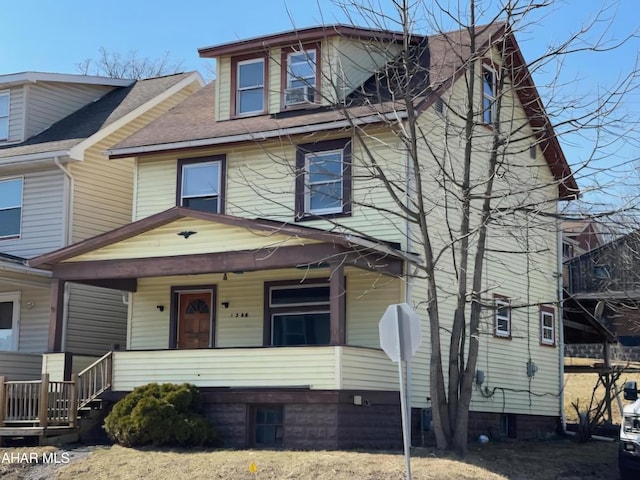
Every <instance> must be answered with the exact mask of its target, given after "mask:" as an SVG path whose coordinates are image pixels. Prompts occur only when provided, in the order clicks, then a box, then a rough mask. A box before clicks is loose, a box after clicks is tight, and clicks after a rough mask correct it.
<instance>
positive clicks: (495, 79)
mask: <svg viewBox="0 0 640 480" xmlns="http://www.w3.org/2000/svg"><path fill="white" fill-rule="evenodd" d="M485 72H491V75H492V78H493V82H492V83H491V93H492V95H491V96H489V95H487V93H486V92H485V88H484V86H485ZM485 99H488V100H489V101H490V102H491V107H490V108H489V116H490V118H489V121H487V120H486V119H485V115H486V112H487V109H486V108H485V106H484V102H485ZM497 101H498V72H497V71H496V69H495V68H493V67H491V66H490V65H487V64H484V65H482V122H483V123H484V124H486V125H493V124H494V123H495V122H496V117H497Z"/></svg>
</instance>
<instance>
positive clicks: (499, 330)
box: [493, 296, 511, 338]
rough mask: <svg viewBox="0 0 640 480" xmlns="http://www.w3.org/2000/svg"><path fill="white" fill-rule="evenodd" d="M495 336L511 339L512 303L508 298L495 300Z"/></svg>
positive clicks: (499, 297)
mask: <svg viewBox="0 0 640 480" xmlns="http://www.w3.org/2000/svg"><path fill="white" fill-rule="evenodd" d="M493 309H494V324H493V327H494V335H495V336H496V337H501V338H510V337H511V302H510V301H509V299H508V298H506V297H501V296H495V297H494V298H493Z"/></svg>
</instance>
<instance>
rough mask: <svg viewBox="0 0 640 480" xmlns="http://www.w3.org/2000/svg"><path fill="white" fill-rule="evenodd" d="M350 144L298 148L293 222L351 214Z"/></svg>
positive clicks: (307, 145)
mask: <svg viewBox="0 0 640 480" xmlns="http://www.w3.org/2000/svg"><path fill="white" fill-rule="evenodd" d="M351 207H352V202H351V141H350V140H348V139H342V140H333V141H327V142H318V143H314V144H306V145H298V147H297V151H296V220H305V219H313V218H318V217H324V216H342V215H350V214H351Z"/></svg>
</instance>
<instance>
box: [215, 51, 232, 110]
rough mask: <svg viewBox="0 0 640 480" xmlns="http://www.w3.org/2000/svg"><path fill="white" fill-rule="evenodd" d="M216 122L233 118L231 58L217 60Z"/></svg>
mask: <svg viewBox="0 0 640 480" xmlns="http://www.w3.org/2000/svg"><path fill="white" fill-rule="evenodd" d="M216 65H217V75H216V83H217V85H216V106H215V108H216V120H229V118H231V89H232V88H233V87H232V85H231V57H220V58H218V59H216Z"/></svg>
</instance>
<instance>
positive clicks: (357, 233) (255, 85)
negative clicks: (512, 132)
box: [30, 25, 576, 448]
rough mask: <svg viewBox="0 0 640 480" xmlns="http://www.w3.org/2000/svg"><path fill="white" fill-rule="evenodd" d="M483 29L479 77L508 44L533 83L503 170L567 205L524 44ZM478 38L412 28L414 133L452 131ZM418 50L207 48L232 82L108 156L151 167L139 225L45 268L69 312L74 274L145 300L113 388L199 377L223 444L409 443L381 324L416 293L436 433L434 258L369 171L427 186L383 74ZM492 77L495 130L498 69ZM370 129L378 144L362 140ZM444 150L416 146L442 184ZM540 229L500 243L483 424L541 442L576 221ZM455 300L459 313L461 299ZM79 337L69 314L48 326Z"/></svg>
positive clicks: (479, 418) (419, 357)
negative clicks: (564, 271) (449, 112)
mask: <svg viewBox="0 0 640 480" xmlns="http://www.w3.org/2000/svg"><path fill="white" fill-rule="evenodd" d="M483 32H484V33H483V34H482V36H481V37H479V39H478V42H479V44H480V45H482V47H481V49H480V50H481V52H482V53H483V55H481V57H482V58H478V59H477V62H478V67H480V66H481V65H489V64H488V63H486V62H485V61H484V60H486V59H488V58H490V59H491V61H492V62H499V61H501V59H503V58H504V57H502V56H501V52H502V48H503V47H504V45H508V49H509V58H510V61H514V62H516V63H518V67H519V69H520V70H519V72H520V74H519V75H520V76H521V77H524V78H525V81H526V82H528V83H527V84H526V85H527V88H522V89H513V90H511V91H510V93H505V95H510V96H509V97H508V98H509V100H510V103H509V108H505V110H507V111H508V112H510V114H511V115H513V119H511V118H510V119H509V120H510V121H515V120H514V119H516V118H517V119H519V120H520V122H521V123H522V124H521V125H518V127H517V128H518V130H520V131H526V132H531V135H530V137H531V138H535V139H536V141H535V142H534V143H532V144H531V147H528V148H519V149H518V150H517V151H514V152H513V153H511V154H510V155H512V158H510V160H513V161H512V163H513V166H512V167H511V170H510V171H508V172H504V173H503V174H501V178H503V177H505V176H506V177H508V176H509V175H514V176H515V178H516V179H517V183H518V185H522V184H526V185H527V187H530V190H528V191H529V196H530V198H533V197H534V196H536V195H538V196H541V198H542V200H541V204H545V205H550V207H547V208H552V209H553V208H556V204H557V200H558V199H561V198H564V197H566V196H568V195H569V193H570V192H571V191H572V190H575V189H576V185H575V181H574V180H573V179H572V177H571V176H570V170H569V168H568V165H567V162H566V160H565V158H564V156H563V154H562V151H561V149H560V147H559V145H558V143H557V140H556V139H555V137H554V135H552V131H551V130H550V128H549V127H548V125H547V124H546V123H544V121H543V120H544V119H545V118H546V117H545V116H544V110H543V109H542V104H541V102H540V100H539V98H538V97H537V96H536V95H537V94H536V91H535V87H534V86H533V84H532V81H531V79H530V77H528V76H527V75H528V74H523V73H522V72H525V73H526V69H525V67H524V62H523V60H522V58H521V55H520V54H519V50H518V47H517V43H516V42H515V39H514V38H513V36H512V34H511V33H510V32H509V31H508V30H506V29H505V26H504V25H495V26H491V27H489V28H485V29H483ZM465 39H466V37H465V35H464V32H455V33H452V34H450V35H445V34H443V35H436V36H433V37H428V38H427V37H420V36H414V37H412V42H414V43H415V46H416V47H417V48H424V49H425V50H424V51H423V52H422V53H423V54H422V55H421V61H422V62H423V64H422V67H423V68H422V70H421V71H422V73H423V75H421V76H416V77H415V78H414V79H413V81H415V82H416V83H417V84H419V85H423V94H422V95H421V96H420V97H419V98H416V102H419V107H420V108H419V109H418V112H419V115H418V116H417V118H416V119H414V120H411V121H414V122H416V125H417V126H418V127H419V128H420V129H422V130H421V131H422V132H428V133H427V135H431V136H435V137H434V138H435V139H436V140H437V139H438V138H441V137H438V135H443V134H444V129H443V128H444V127H443V126H444V124H445V122H446V111H445V108H444V104H443V102H442V101H440V100H442V99H445V98H446V99H447V103H449V104H450V105H451V104H452V102H455V101H457V100H456V98H457V96H456V95H457V93H460V89H461V88H462V85H463V84H464V83H465V75H468V73H469V71H470V70H469V62H468V60H469V59H468V58H466V57H465V54H466V55H468V50H467V49H465V48H461V45H462V43H464V42H465V41H468V39H466V40H465ZM402 42H403V38H402V35H400V34H396V33H393V32H388V31H381V30H371V29H365V28H357V27H351V26H342V25H337V26H324V27H316V28H308V29H303V30H296V31H291V32H284V33H280V34H274V35H269V36H265V37H260V38H253V39H248V40H244V41H237V42H232V43H227V44H223V45H218V46H214V47H210V48H203V49H201V50H200V55H201V56H202V57H205V58H215V59H216V68H217V71H216V81H215V84H213V83H212V84H210V85H207V86H206V87H204V88H203V89H202V90H200V91H198V92H196V93H195V94H194V95H193V96H191V97H189V98H188V99H187V100H185V101H184V102H183V103H181V104H180V105H178V106H176V107H175V108H173V109H172V110H171V111H170V112H168V113H167V114H165V115H163V116H162V117H160V118H159V119H158V120H156V121H155V122H153V123H151V124H150V125H149V126H147V127H146V128H144V129H142V130H140V131H139V132H137V133H136V134H133V135H131V136H130V137H129V138H127V139H126V140H124V141H122V142H121V143H119V144H118V145H115V146H114V147H112V148H111V149H109V157H110V158H111V161H112V162H114V163H118V162H121V161H130V160H131V159H134V161H135V166H136V176H135V183H134V197H135V202H134V214H133V218H134V221H133V223H131V224H129V225H126V226H123V227H121V228H117V229H115V230H112V231H109V232H106V233H103V234H101V235H98V236H96V237H93V238H89V239H86V240H84V241H81V242H79V243H76V244H74V245H71V246H69V247H66V248H64V249H61V250H58V251H56V252H52V253H50V254H46V255H42V256H40V257H38V258H36V259H33V260H32V261H31V262H30V265H31V267H34V268H43V269H47V270H50V271H51V272H52V276H53V277H54V289H53V291H52V297H51V298H52V299H55V298H58V296H59V295H60V292H62V290H63V289H64V285H65V283H66V282H68V281H74V282H78V283H80V284H83V283H87V284H93V285H103V286H105V287H108V286H110V285H113V284H114V283H117V284H118V288H119V289H121V290H127V291H129V292H131V293H130V295H129V302H128V303H129V320H128V325H127V328H128V330H127V342H126V349H122V350H119V351H114V352H113V353H112V354H111V355H110V356H109V357H108V359H109V368H110V369H111V370H110V375H109V385H108V388H110V389H111V390H113V391H115V392H117V393H120V394H122V393H124V392H127V391H131V390H132V389H133V388H135V387H136V386H139V385H143V384H145V383H148V382H190V383H193V384H196V385H197V386H199V387H201V389H202V391H203V392H204V397H205V403H206V405H207V411H208V415H209V417H210V418H211V420H212V421H213V423H214V424H215V425H216V427H217V428H218V430H219V431H220V433H221V434H222V437H223V439H224V440H225V442H226V444H227V445H232V446H285V447H289V448H352V447H379V448H381V447H397V446H399V445H401V429H400V409H399V404H400V399H399V395H398V368H397V365H396V364H394V363H393V362H391V361H390V360H389V359H388V358H387V356H386V355H385V354H384V352H383V351H382V350H381V348H380V342H379V331H378V322H379V320H380V318H381V316H382V315H383V313H384V312H385V309H386V308H387V306H388V305H390V304H395V303H403V302H407V303H409V304H410V305H412V306H414V307H415V308H416V309H417V311H418V313H419V315H420V317H421V321H422V332H423V336H424V340H423V342H422V345H421V346H420V348H419V350H418V352H417V354H416V356H415V358H414V361H413V368H412V369H411V372H409V376H410V382H409V383H410V403H411V408H412V412H413V418H414V429H419V428H420V429H421V430H422V432H421V433H427V430H428V429H429V413H428V412H429V408H430V407H431V395H430V392H429V356H430V342H429V341H428V338H429V322H428V320H427V314H426V307H427V303H428V302H427V300H428V294H427V286H426V282H425V280H424V278H420V277H419V276H414V275H412V272H413V270H412V265H415V263H416V262H420V261H421V259H420V255H419V252H420V251H421V248H420V245H419V240H418V239H417V237H416V236H415V235H414V232H412V230H411V228H412V227H411V225H409V223H408V222H403V221H402V220H400V217H398V216H395V215H394V212H395V211H396V210H398V208H399V207H398V203H397V202H396V200H397V199H394V198H392V195H391V194H390V193H389V191H388V189H386V188H385V187H384V185H382V184H381V183H380V182H377V183H376V182H375V181H374V180H375V178H374V177H375V175H372V174H371V172H372V170H373V169H372V166H371V163H370V161H369V160H368V159H370V158H371V157H370V156H369V155H370V154H372V155H375V158H376V161H377V165H376V167H379V168H380V170H375V171H376V172H379V171H384V172H386V173H387V177H386V178H388V179H390V180H391V181H392V182H394V184H395V185H400V186H403V188H404V191H405V192H406V194H407V195H410V194H411V192H413V191H414V189H413V188H411V182H412V179H411V176H410V175H408V174H407V159H408V157H407V151H406V148H405V145H403V144H402V143H401V140H399V138H398V137H397V136H396V135H395V134H394V132H395V131H396V129H398V128H404V127H406V126H408V122H409V121H410V120H408V119H407V116H406V110H403V108H402V105H401V104H399V103H397V102H394V101H393V99H390V95H389V91H388V87H389V85H390V83H385V82H389V81H390V80H389V76H386V77H385V74H384V72H385V69H387V67H388V66H389V65H391V66H392V67H391V69H387V70H391V71H392V70H393V68H394V67H393V65H395V62H394V59H395V57H396V56H397V55H398V54H399V52H400V51H401V50H402ZM461 42H462V43H461ZM456 45H457V46H458V47H460V48H456ZM465 52H466V53H465ZM472 61H475V57H474V59H473V60H472ZM424 72H428V74H425V73H424ZM476 72H478V77H479V78H478V81H483V82H484V83H485V86H486V87H487V88H486V89H484V92H485V93H484V94H482V95H484V97H482V98H481V96H480V94H478V99H477V100H478V102H479V104H483V102H488V103H487V104H488V108H487V109H486V111H485V112H484V114H483V115H482V119H483V120H485V121H487V123H488V124H490V123H491V122H492V121H493V115H495V110H494V108H495V107H494V103H493V100H495V98H494V97H495V95H496V88H497V84H496V83H495V80H496V78H495V75H492V73H491V72H493V70H491V69H487V68H484V67H482V68H478V69H477V70H476ZM480 72H482V73H480ZM380 83H382V84H383V85H381V84H380ZM377 87H379V88H377ZM383 87H386V88H383ZM385 92H386V93H385ZM489 93H491V94H492V95H493V97H491V98H490V96H489ZM376 95H378V96H376ZM383 97H384V98H383ZM492 99H493V100H492ZM541 126H542V127H544V128H540V127H541ZM355 127H358V128H361V129H362V130H361V132H365V133H364V134H363V135H359V136H358V137H357V138H356V135H355V133H354V128H355ZM483 127H488V125H484V126H483ZM514 128H515V127H514ZM485 131H490V130H488V129H487V130H485ZM451 142H452V143H451V144H450V148H449V150H448V152H447V155H451V157H449V158H455V156H456V155H460V154H461V152H460V150H459V149H458V150H456V148H454V144H455V142H454V140H452V141H451ZM440 143H443V142H442V141H441V142H440ZM430 153H431V152H427V151H425V150H423V151H421V155H423V158H421V163H423V166H424V169H425V171H429V169H432V168H433V169H434V171H435V164H434V160H433V158H432V157H431V156H430ZM476 158H477V161H478V162H482V161H484V160H485V158H484V157H482V154H481V153H478V154H477V157H476ZM374 173H375V172H374ZM378 177H379V175H378ZM524 179H526V182H525V181H524ZM433 180H434V177H431V176H426V178H425V181H424V188H425V189H426V191H427V192H428V194H427V195H425V201H426V202H429V207H428V209H429V212H430V213H429V215H431V216H432V218H433V225H434V228H435V229H436V231H437V233H436V235H434V237H433V238H434V242H442V244H443V245H444V244H446V242H447V241H448V239H447V234H448V233H450V232H451V230H450V229H449V230H447V224H446V221H445V220H444V219H445V216H443V211H444V210H446V206H443V205H442V204H441V203H438V200H439V199H440V198H441V197H442V195H441V192H440V191H439V190H438V188H439V187H438V183H437V182H434V181H433ZM531 192H533V193H531ZM545 200H547V201H546V202H545ZM451 214H452V215H454V214H455V212H451ZM438 219H441V220H438ZM438 225H441V227H442V228H441V229H440V230H438ZM536 226H537V227H535V228H538V230H536V234H535V235H533V234H532V235H531V238H529V239H528V240H527V241H528V242H529V243H528V247H527V248H525V247H523V246H522V244H521V243H519V242H518V241H517V240H515V239H513V237H514V236H513V235H496V236H492V237H491V238H490V240H489V242H490V245H491V247H492V250H491V253H490V254H489V255H488V257H487V264H486V266H485V268H484V271H483V277H484V278H485V279H486V282H485V283H486V292H485V293H484V294H483V295H484V296H485V297H486V307H485V309H484V313H483V321H482V325H481V342H480V356H479V359H480V360H479V362H478V370H480V371H481V373H479V374H478V376H477V379H478V380H477V387H476V388H475V391H474V395H473V400H472V422H471V425H472V428H471V431H472V432H473V433H475V432H478V431H483V432H485V433H493V434H496V435H500V434H504V435H505V436H507V435H508V436H517V437H527V436H535V435H537V434H538V433H539V432H543V431H554V430H555V428H556V425H557V421H558V418H559V416H560V400H559V396H560V394H561V393H560V392H561V385H562V376H561V373H562V349H561V348H560V346H561V344H560V341H559V331H560V330H559V321H558V319H557V317H556V315H557V304H558V301H559V298H560V297H559V292H560V289H561V285H559V282H558V278H559V277H560V275H559V268H560V264H559V261H558V252H559V251H560V241H559V239H560V236H559V227H558V225H557V223H556V222H555V221H554V220H553V219H552V216H546V217H542V219H539V220H538V221H537V222H536ZM532 228H534V227H532ZM549 232H551V234H550V233H549ZM534 245H535V248H534V247H533V246H534ZM531 265H535V268H530V266H531ZM441 270H442V272H443V273H442V274H443V276H446V274H447V267H446V265H445V266H443V267H442V268H441ZM445 278H448V277H445ZM449 287H450V285H448V284H446V286H445V284H443V288H442V292H441V293H442V295H443V299H442V302H441V310H442V315H443V318H445V316H446V315H449V317H446V318H451V316H452V312H453V309H454V307H455V305H454V304H455V298H454V296H453V295H448V296H447V289H448V288H449ZM512 304H513V305H514V306H515V305H518V306H519V308H511V307H512ZM52 309H53V311H55V304H52ZM63 324H64V319H63V318H62V316H61V315H59V314H58V315H52V318H51V325H50V331H51V332H56V331H58V330H59V329H61V328H62V326H63ZM445 329H446V326H445ZM443 335H446V333H443ZM52 344H53V345H54V346H58V345H57V343H56V340H55V338H52ZM105 358H107V357H105ZM419 438H420V436H417V435H416V436H415V437H414V439H416V440H415V441H414V443H417V442H418V441H419V440H417V439H419Z"/></svg>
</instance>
